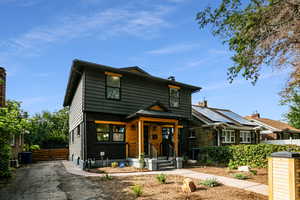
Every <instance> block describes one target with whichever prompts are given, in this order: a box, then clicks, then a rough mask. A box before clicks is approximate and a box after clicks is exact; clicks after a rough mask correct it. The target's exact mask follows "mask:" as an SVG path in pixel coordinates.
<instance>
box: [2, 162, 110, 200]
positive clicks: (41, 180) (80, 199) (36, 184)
mask: <svg viewBox="0 0 300 200" xmlns="http://www.w3.org/2000/svg"><path fill="white" fill-rule="evenodd" d="M0 199H1V200H19V199H26V200H27V199H28V200H44V199H45V200H65V199H66V200H102V199H111V198H110V197H109V195H107V194H106V195H105V194H104V193H103V191H102V190H101V188H100V187H99V185H97V183H95V182H93V181H91V180H90V179H88V178H86V177H82V176H77V175H73V174H70V173H68V172H67V171H66V170H65V167H64V166H63V164H62V162H61V161H52V162H41V163H37V164H32V165H29V166H27V167H23V168H20V169H18V170H17V176H16V179H15V180H13V181H12V182H11V183H10V184H9V185H7V186H6V187H5V188H2V189H0Z"/></svg>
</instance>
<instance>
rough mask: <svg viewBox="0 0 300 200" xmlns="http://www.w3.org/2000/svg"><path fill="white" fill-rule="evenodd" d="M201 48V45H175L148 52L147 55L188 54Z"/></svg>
mask: <svg viewBox="0 0 300 200" xmlns="http://www.w3.org/2000/svg"><path fill="white" fill-rule="evenodd" d="M199 46H200V45H199V44H175V45H170V46H165V47H162V48H159V49H154V50H151V51H147V52H146V53H148V54H156V55H162V54H173V53H182V52H186V51H190V50H193V49H195V48H198V47H199Z"/></svg>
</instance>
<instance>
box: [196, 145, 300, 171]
mask: <svg viewBox="0 0 300 200" xmlns="http://www.w3.org/2000/svg"><path fill="white" fill-rule="evenodd" d="M198 150H199V154H198V160H199V161H200V162H201V163H206V164H217V165H225V166H228V167H229V168H232V169H234V168H237V167H238V166H243V165H247V166H250V167H259V168H265V167H267V165H268V160H267V157H268V156H270V155H271V153H273V152H278V151H293V152H300V146H296V145H273V144H255V145H254V144H249V145H231V146H220V147H215V146H211V147H201V148H199V149H198Z"/></svg>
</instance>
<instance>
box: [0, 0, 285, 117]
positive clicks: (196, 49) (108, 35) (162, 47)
mask: <svg viewBox="0 0 300 200" xmlns="http://www.w3.org/2000/svg"><path fill="white" fill-rule="evenodd" d="M217 2H218V1H216V2H213V1H211V0H202V1H197V0H132V1H124V0H122V1H121V0H119V1H118V0H110V1H104V0H66V1H59V0H52V1H47V0H0V19H1V20H0V27H2V28H1V33H0V66H3V67H5V68H6V69H7V72H8V78H7V96H8V98H9V99H14V100H18V101H22V102H23V108H24V109H25V110H27V111H29V112H30V113H31V114H33V113H35V112H40V111H41V110H49V111H55V110H58V109H60V108H61V107H62V103H63V97H64V93H65V89H66V84H67V79H68V74H69V70H70V66H71V62H72V60H73V59H75V58H78V59H83V60H87V61H91V62H96V63H100V64H105V65H110V66H114V67H126V66H140V67H142V68H143V69H144V70H146V71H147V72H149V73H151V74H153V75H156V76H160V77H165V78H167V77H168V76H170V75H174V76H175V77H176V80H177V81H181V82H185V83H189V84H193V85H197V86H201V87H202V88H203V90H202V91H201V92H199V93H197V94H194V95H193V103H197V102H198V101H201V100H203V98H205V99H206V100H208V104H209V106H211V107H218V108H228V109H231V110H233V111H235V112H237V113H239V114H241V115H249V114H251V113H253V112H254V111H258V112H260V113H261V116H262V117H269V118H273V119H282V115H283V113H285V112H286V111H287V108H286V107H282V106H280V105H279V100H280V98H279V96H278V92H279V91H280V90H281V89H282V88H283V86H284V83H285V81H286V79H287V76H288V75H287V73H286V72H282V71H278V70H275V69H272V67H267V68H266V70H264V73H263V75H262V76H261V79H260V80H259V81H258V83H257V84H256V85H255V86H252V85H251V84H250V82H248V81H245V80H243V79H241V78H238V79H237V80H236V81H235V82H234V83H233V84H229V83H228V81H227V80H226V79H227V74H226V73H227V67H229V66H230V65H231V60H230V55H231V52H229V51H228V50H227V46H226V45H223V44H222V42H221V40H220V38H215V37H213V36H212V34H211V33H210V29H209V28H206V29H203V30H200V29H199V28H198V26H197V23H196V21H195V15H196V13H197V12H198V11H200V10H201V9H203V8H204V7H205V6H207V5H209V4H216V3H217Z"/></svg>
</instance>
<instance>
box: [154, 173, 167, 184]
mask: <svg viewBox="0 0 300 200" xmlns="http://www.w3.org/2000/svg"><path fill="white" fill-rule="evenodd" d="M156 179H157V180H158V182H159V183H160V184H166V182H167V176H166V175H165V174H159V175H157V176H156Z"/></svg>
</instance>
